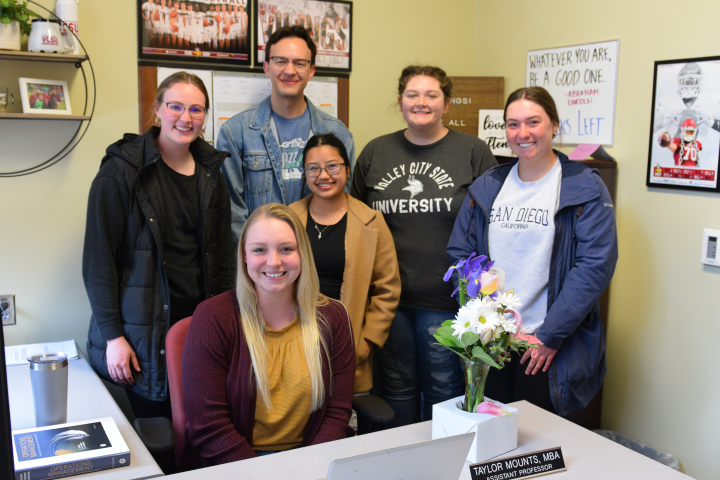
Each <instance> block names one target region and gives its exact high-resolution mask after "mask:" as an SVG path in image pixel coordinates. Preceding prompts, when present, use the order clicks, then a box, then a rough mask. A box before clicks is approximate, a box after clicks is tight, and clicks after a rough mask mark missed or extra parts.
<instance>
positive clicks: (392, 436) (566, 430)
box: [168, 402, 690, 480]
mask: <svg viewBox="0 0 720 480" xmlns="http://www.w3.org/2000/svg"><path fill="white" fill-rule="evenodd" d="M512 405H513V406H514V407H516V408H517V409H518V410H520V419H519V420H520V421H519V423H520V431H519V434H518V448H517V449H516V450H513V451H512V452H508V453H507V454H506V455H504V456H513V455H519V454H522V453H528V452H532V451H537V450H543V449H546V448H552V447H557V446H560V447H562V451H563V456H564V457H565V464H566V466H567V468H568V470H567V472H561V473H557V474H553V475H552V476H548V477H544V478H548V479H552V480H571V479H572V480H575V479H582V480H608V479H613V480H615V479H632V480H666V479H667V480H681V479H689V478H690V477H688V476H687V475H683V474H682V473H679V472H676V471H675V470H673V469H671V468H670V467H666V466H665V465H662V464H660V463H658V462H655V461H653V460H650V459H648V458H646V457H644V456H642V455H640V454H638V453H635V452H633V451H632V450H629V449H627V448H625V447H623V446H621V445H618V444H616V443H614V442H611V441H610V440H607V439H605V438H603V437H601V436H600V435H597V434H595V433H593V432H591V431H590V430H586V429H584V428H582V427H579V426H577V425H575V424H574V423H571V422H569V421H567V420H564V419H562V418H560V417H558V416H556V415H553V414H551V413H548V412H546V411H545V410H542V409H539V408H537V407H535V406H534V405H531V404H529V403H527V402H515V403H513V404H512ZM430 437H431V423H430V422H423V423H418V424H415V425H410V426H407V427H401V428H396V429H392V430H386V431H383V432H377V433H371V434H368V435H362V436H360V437H355V438H347V439H344V440H338V441H336V442H330V443H325V444H322V445H314V446H312V447H306V448H298V449H295V450H290V451H287V452H283V453H277V454H274V455H268V456H264V457H258V458H253V459H250V460H243V461H242V462H235V463H228V464H225V465H218V466H216V467H210V468H205V469H201V470H195V471H192V472H186V473H181V474H177V475H172V476H170V477H168V478H169V479H171V480H183V479H187V480H189V479H193V480H195V479H200V480H202V479H208V480H229V479H239V478H242V480H270V479H273V480H275V479H279V478H292V479H293V480H318V479H322V478H325V476H326V475H327V471H328V466H329V465H330V462H331V461H332V460H333V459H335V458H341V457H347V456H350V455H357V454H361V453H367V452H374V451H377V450H382V449H385V448H391V447H396V446H400V445H407V444H410V443H417V442H421V441H425V440H430ZM498 458H502V457H498ZM438 461H442V460H441V459H438ZM467 465H469V463H467V462H466V466H465V467H464V468H463V470H462V475H460V479H461V480H470V469H469V468H468V467H467ZM378 480H383V479H378ZM415 480H421V479H415Z"/></svg>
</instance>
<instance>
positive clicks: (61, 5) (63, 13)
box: [55, 0, 80, 55]
mask: <svg viewBox="0 0 720 480" xmlns="http://www.w3.org/2000/svg"><path fill="white" fill-rule="evenodd" d="M55 14H56V15H57V16H58V18H59V19H60V20H62V21H63V23H64V24H65V25H66V26H67V28H69V29H70V31H71V32H72V33H70V36H71V37H73V36H74V35H73V33H74V34H75V35H79V32H80V29H79V26H78V2H77V0H57V1H56V2H55ZM66 53H72V54H75V55H80V43H79V42H75V48H74V49H73V50H72V51H70V52H66Z"/></svg>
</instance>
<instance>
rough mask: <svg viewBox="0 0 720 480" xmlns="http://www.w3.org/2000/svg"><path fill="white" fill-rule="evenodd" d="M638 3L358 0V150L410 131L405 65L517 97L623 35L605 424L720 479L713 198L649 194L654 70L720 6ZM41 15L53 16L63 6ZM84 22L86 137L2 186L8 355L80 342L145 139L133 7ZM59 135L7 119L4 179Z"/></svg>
mask: <svg viewBox="0 0 720 480" xmlns="http://www.w3.org/2000/svg"><path fill="white" fill-rule="evenodd" d="M116 3H117V2H116ZM636 3H642V4H643V5H642V6H636V4H635V3H633V2H626V1H625V2H621V1H618V0H608V1H607V2H605V3H604V4H597V3H596V4H588V6H584V4H582V3H577V2H568V1H566V0H559V1H556V2H553V3H552V5H551V4H542V5H543V6H544V8H542V9H538V6H540V5H541V4H539V3H538V2H528V1H527V0H520V1H518V2H514V3H512V4H508V3H502V4H501V3H500V2H488V1H487V0H484V1H483V0H475V1H472V0H459V1H453V2H446V3H441V2H437V1H429V0H417V1H412V2H411V1H402V2H393V1H381V0H356V1H355V2H354V17H355V19H354V27H355V30H354V32H353V41H354V57H353V70H354V73H353V74H352V77H351V94H350V126H351V129H352V131H353V134H354V135H355V141H356V146H357V151H358V152H360V150H361V149H362V147H363V146H364V145H365V144H366V143H367V142H368V141H369V140H371V139H372V138H374V137H376V136H378V135H382V134H384V133H389V132H391V131H394V130H396V129H399V128H402V126H403V122H402V117H401V115H400V114H399V113H398V112H397V110H396V109H395V108H394V107H393V104H394V102H395V99H396V93H395V89H396V81H397V76H398V74H399V72H400V70H401V69H402V67H403V66H405V65H407V64H409V63H416V62H418V63H432V64H438V65H440V66H442V67H444V68H445V69H446V70H447V71H448V73H449V74H451V75H488V76H503V77H505V78H506V92H507V93H509V92H510V91H511V90H512V89H515V88H518V87H520V86H523V84H524V74H525V67H524V65H525V52H526V51H527V50H529V49H538V48H551V47H556V46H563V45H571V44H577V43H584V42H586V41H588V42H593V41H602V40H611V39H616V38H619V39H620V63H619V80H618V95H617V119H616V128H615V147H614V148H612V149H610V152H611V154H613V155H614V156H616V157H617V159H618V162H619V176H618V198H617V218H618V227H619V237H620V262H619V264H618V269H617V272H616V275H615V279H614V282H613V289H612V297H611V311H610V326H609V329H608V330H609V331H608V367H609V373H608V376H607V381H606V386H605V397H604V406H605V409H604V412H603V422H604V427H606V428H610V429H613V430H618V431H620V432H622V433H625V434H627V435H629V436H631V437H633V438H637V439H640V440H644V441H646V442H648V443H649V444H651V445H653V446H655V447H657V448H660V449H662V450H665V451H668V452H671V453H673V454H675V455H677V456H678V458H679V459H680V461H681V464H682V467H683V468H684V471H685V472H686V473H688V474H689V475H691V476H694V477H697V478H702V479H715V478H718V477H720V466H719V464H718V463H717V462H715V459H714V458H713V457H714V455H713V454H717V446H718V445H720V433H719V432H720V413H718V409H717V408H713V407H715V406H716V404H717V400H716V399H717V398H718V396H720V386H718V385H719V383H718V382H717V378H718V375H717V373H715V368H714V365H713V363H712V362H711V357H710V351H711V350H712V345H708V346H706V344H704V343H703V342H702V340H703V339H704V337H709V336H710V335H711V334H712V332H713V330H712V327H713V325H712V324H711V321H712V320H711V319H715V318H717V313H715V310H714V308H716V307H717V306H718V303H719V302H718V294H717V292H718V291H720V275H719V274H720V269H715V268H712V267H703V266H702V265H701V264H700V263H699V260H698V258H699V252H700V239H701V232H702V228H703V227H711V228H720V220H718V215H717V208H718V206H719V205H718V197H717V196H716V195H711V194H702V193H685V192H682V193H679V192H659V191H656V190H649V189H647V188H646V187H645V169H646V162H647V134H648V130H649V123H650V107H651V95H652V89H651V85H652V67H653V61H654V60H664V59H672V58H686V57H694V56H704V55H713V54H718V51H717V43H718V42H717V41H718V35H717V32H716V27H715V23H716V21H717V18H719V17H720V4H718V3H717V2H716V1H709V0H705V1H698V2H695V3H694V4H693V6H692V12H693V14H692V21H691V23H690V26H689V27H687V28H685V29H682V28H677V23H676V22H672V23H671V21H668V18H667V16H668V15H670V16H671V17H672V16H674V15H676V14H677V12H678V7H679V4H678V3H677V2H669V1H661V2H647V1H645V2H636ZM43 4H44V5H46V6H48V7H49V8H52V5H53V4H54V2H52V1H49V0H43ZM671 20H672V18H671ZM80 24H81V38H82V39H83V42H84V43H85V46H86V48H87V50H88V51H89V53H90V55H91V57H92V60H93V66H94V68H95V75H96V79H97V83H98V99H97V108H96V111H95V117H94V119H93V121H92V123H91V125H90V129H89V130H88V133H87V135H86V137H85V138H84V139H83V141H82V142H81V143H80V145H79V146H78V148H77V149H76V150H75V151H74V152H73V153H72V154H71V155H70V156H69V157H68V158H66V159H65V160H63V161H62V162H61V163H60V164H59V165H56V166H54V167H52V168H50V169H48V170H46V171H44V172H42V173H38V174H34V175H30V176H27V177H21V178H15V179H0V205H1V206H2V209H0V212H2V213H1V215H2V220H1V222H0V239H1V240H0V293H15V294H16V295H17V302H18V325H17V326H14V327H9V328H6V329H5V335H6V337H7V342H8V343H9V344H18V343H30V342H38V341H43V340H64V339H67V338H75V339H77V340H78V342H79V343H80V344H81V345H83V344H84V341H85V338H86V332H87V323H88V319H89V316H90V309H89V305H88V302H87V298H86V296H85V290H84V287H83V284H82V276H81V269H80V264H81V256H82V242H83V234H84V229H85V228H84V225H85V210H86V206H87V192H88V190H89V187H90V182H91V181H92V179H93V177H94V175H95V173H96V172H97V169H98V166H99V162H100V159H101V158H102V154H103V152H104V150H105V148H106V147H107V145H108V144H109V143H111V142H113V141H115V140H117V139H118V138H120V136H121V135H122V133H124V132H137V68H136V55H135V49H136V43H135V42H136V26H135V11H134V2H119V3H117V4H116V6H115V7H114V8H113V12H112V21H109V19H108V17H107V4H106V2H100V1H86V2H81V4H80ZM687 33H689V35H688V34H687ZM2 65H3V66H2V68H0V82H3V84H8V85H10V86H11V87H13V88H14V89H15V94H16V96H17V94H18V88H17V86H16V83H14V82H16V80H15V78H14V77H13V75H15V74H14V73H13V72H10V73H8V72H9V70H8V69H13V71H15V69H17V71H18V72H19V71H20V70H22V75H24V76H30V75H31V74H32V75H38V76H40V78H53V77H54V76H57V75H58V74H54V73H53V70H52V69H50V68H48V69H47V70H43V68H42V67H36V66H30V65H26V64H24V63H19V64H17V65H15V64H13V63H9V62H3V63H2ZM38 68H39V70H33V69H38ZM36 71H37V73H27V72H36ZM63 75H69V76H70V77H72V72H70V73H69V74H68V73H64V74H63ZM15 76H19V74H18V75H15ZM11 77H12V80H9V78H11ZM72 81H73V83H72V85H71V86H73V87H75V88H74V89H73V101H74V102H75V104H74V105H73V106H74V108H75V109H76V110H77V109H79V108H80V107H81V103H79V102H82V100H83V99H82V95H80V96H78V95H77V89H78V88H79V87H81V86H82V83H81V79H80V78H79V77H77V76H76V77H75V78H74V79H73V80H72ZM48 124H49V125H48ZM39 125H43V128H42V129H39ZM63 128H65V127H60V126H58V125H55V124H51V123H50V122H29V121H27V122H8V121H6V120H1V121H0V142H1V144H2V145H3V151H4V153H3V154H2V155H1V156H0V171H5V170H6V166H7V165H12V166H15V165H17V164H21V165H22V164H25V163H27V164H28V166H30V165H31V164H32V163H31V162H32V159H33V155H34V153H33V152H36V151H35V150H34V149H35V148H37V149H41V148H43V144H44V143H47V142H48V140H47V139H48V138H50V139H51V142H52V141H53V140H54V141H57V138H55V137H58V136H61V135H62V133H63ZM21 142H22V143H21ZM19 145H28V147H27V149H26V150H24V149H23V148H22V147H20V146H19ZM6 146H10V147H6ZM8 151H10V152H14V153H11V154H8V153H7V152H8ZM26 151H27V153H25V152H26ZM38 151H39V150H38ZM18 152H20V153H18ZM41 153H42V152H41ZM687 402H693V404H692V405H689V406H685V405H684V404H685V403H687ZM608 461H611V459H608Z"/></svg>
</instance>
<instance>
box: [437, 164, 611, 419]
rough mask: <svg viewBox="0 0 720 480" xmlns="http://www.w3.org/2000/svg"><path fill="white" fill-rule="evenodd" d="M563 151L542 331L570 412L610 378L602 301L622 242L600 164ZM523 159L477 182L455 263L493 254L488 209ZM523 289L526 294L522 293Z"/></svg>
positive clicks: (563, 409) (462, 217)
mask: <svg viewBox="0 0 720 480" xmlns="http://www.w3.org/2000/svg"><path fill="white" fill-rule="evenodd" d="M555 153H556V154H557V156H558V158H559V159H560V166H561V167H562V179H561V181H560V202H559V205H558V210H557V213H556V214H555V240H554V243H553V250H552V256H551V261H550V269H549V272H548V305H547V309H548V312H547V315H546V316H545V319H544V322H543V324H542V326H540V328H538V330H537V331H536V332H535V335H536V336H537V337H538V338H539V339H540V341H541V342H543V343H544V344H545V345H546V346H548V347H550V348H553V349H556V350H558V352H557V354H556V355H555V359H554V360H553V362H552V364H551V365H550V369H549V370H548V374H549V378H550V397H551V399H552V402H553V405H554V406H555V410H556V411H557V413H558V414H559V415H562V416H565V415H567V414H568V413H570V412H571V411H573V410H578V409H581V408H584V407H585V406H587V404H588V403H589V402H590V400H592V399H593V397H594V396H595V394H596V393H597V391H598V390H599V389H600V387H601V386H602V382H603V378H604V377H605V371H606V364H605V333H604V332H603V328H602V322H601V320H600V303H599V299H600V295H601V294H602V293H603V291H605V288H606V287H607V286H608V284H609V283H610V279H611V278H612V276H613V273H614V271H615V264H616V263H617V258H618V244H617V232H616V227H615V211H614V207H613V204H612V200H611V198H610V194H609V193H608V190H607V188H606V187H605V184H604V183H603V182H602V180H601V179H600V175H599V174H598V172H597V170H594V169H591V168H588V167H586V166H584V165H582V164H580V163H577V162H573V161H571V160H568V158H567V156H565V155H563V154H562V153H560V152H555ZM516 162H517V161H515V162H512V163H510V164H506V165H499V166H497V167H494V168H493V169H491V170H489V171H488V172H487V173H485V175H483V176H482V177H480V178H478V179H477V180H476V181H475V182H474V183H473V184H472V185H471V186H470V189H469V194H468V196H467V198H466V199H465V201H464V202H463V205H462V207H461V209H460V213H459V214H458V217H457V219H456V220H455V227H454V228H453V232H452V235H451V237H450V243H449V244H448V249H447V252H448V255H449V256H450V262H451V264H452V265H454V264H456V263H457V262H458V260H460V259H462V258H467V257H468V256H469V255H470V253H472V252H477V253H478V254H479V255H487V256H489V251H490V249H489V246H488V245H489V244H488V230H489V226H488V218H487V214H486V212H489V211H490V209H491V208H492V205H493V202H494V201H495V198H496V197H497V195H498V194H499V193H500V189H501V188H502V185H503V183H504V181H505V179H506V178H507V176H508V174H509V173H510V170H511V169H512V166H513V165H514V164H515V163H516ZM498 266H499V267H500V268H502V265H498ZM518 294H519V295H520V296H521V298H522V292H518Z"/></svg>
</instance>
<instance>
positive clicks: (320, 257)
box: [305, 212, 347, 300]
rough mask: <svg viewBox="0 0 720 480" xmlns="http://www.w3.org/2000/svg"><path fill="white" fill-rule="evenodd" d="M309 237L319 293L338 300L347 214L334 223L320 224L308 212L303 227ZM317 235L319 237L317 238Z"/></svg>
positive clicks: (343, 268) (343, 267)
mask: <svg viewBox="0 0 720 480" xmlns="http://www.w3.org/2000/svg"><path fill="white" fill-rule="evenodd" d="M305 230H306V231H307V234H308V237H310V246H311V247H312V251H313V257H314V258H315V268H316V269H317V273H318V277H319V279H320V293H322V294H323V295H325V296H328V297H330V298H333V299H335V300H340V288H341V287H342V281H343V273H344V272H345V231H346V230H347V214H345V215H343V216H342V218H341V219H340V221H339V222H338V223H336V224H335V225H320V224H318V223H316V222H315V220H314V219H313V218H312V215H310V212H308V222H307V227H306V229H305ZM318 237H319V238H318Z"/></svg>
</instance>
